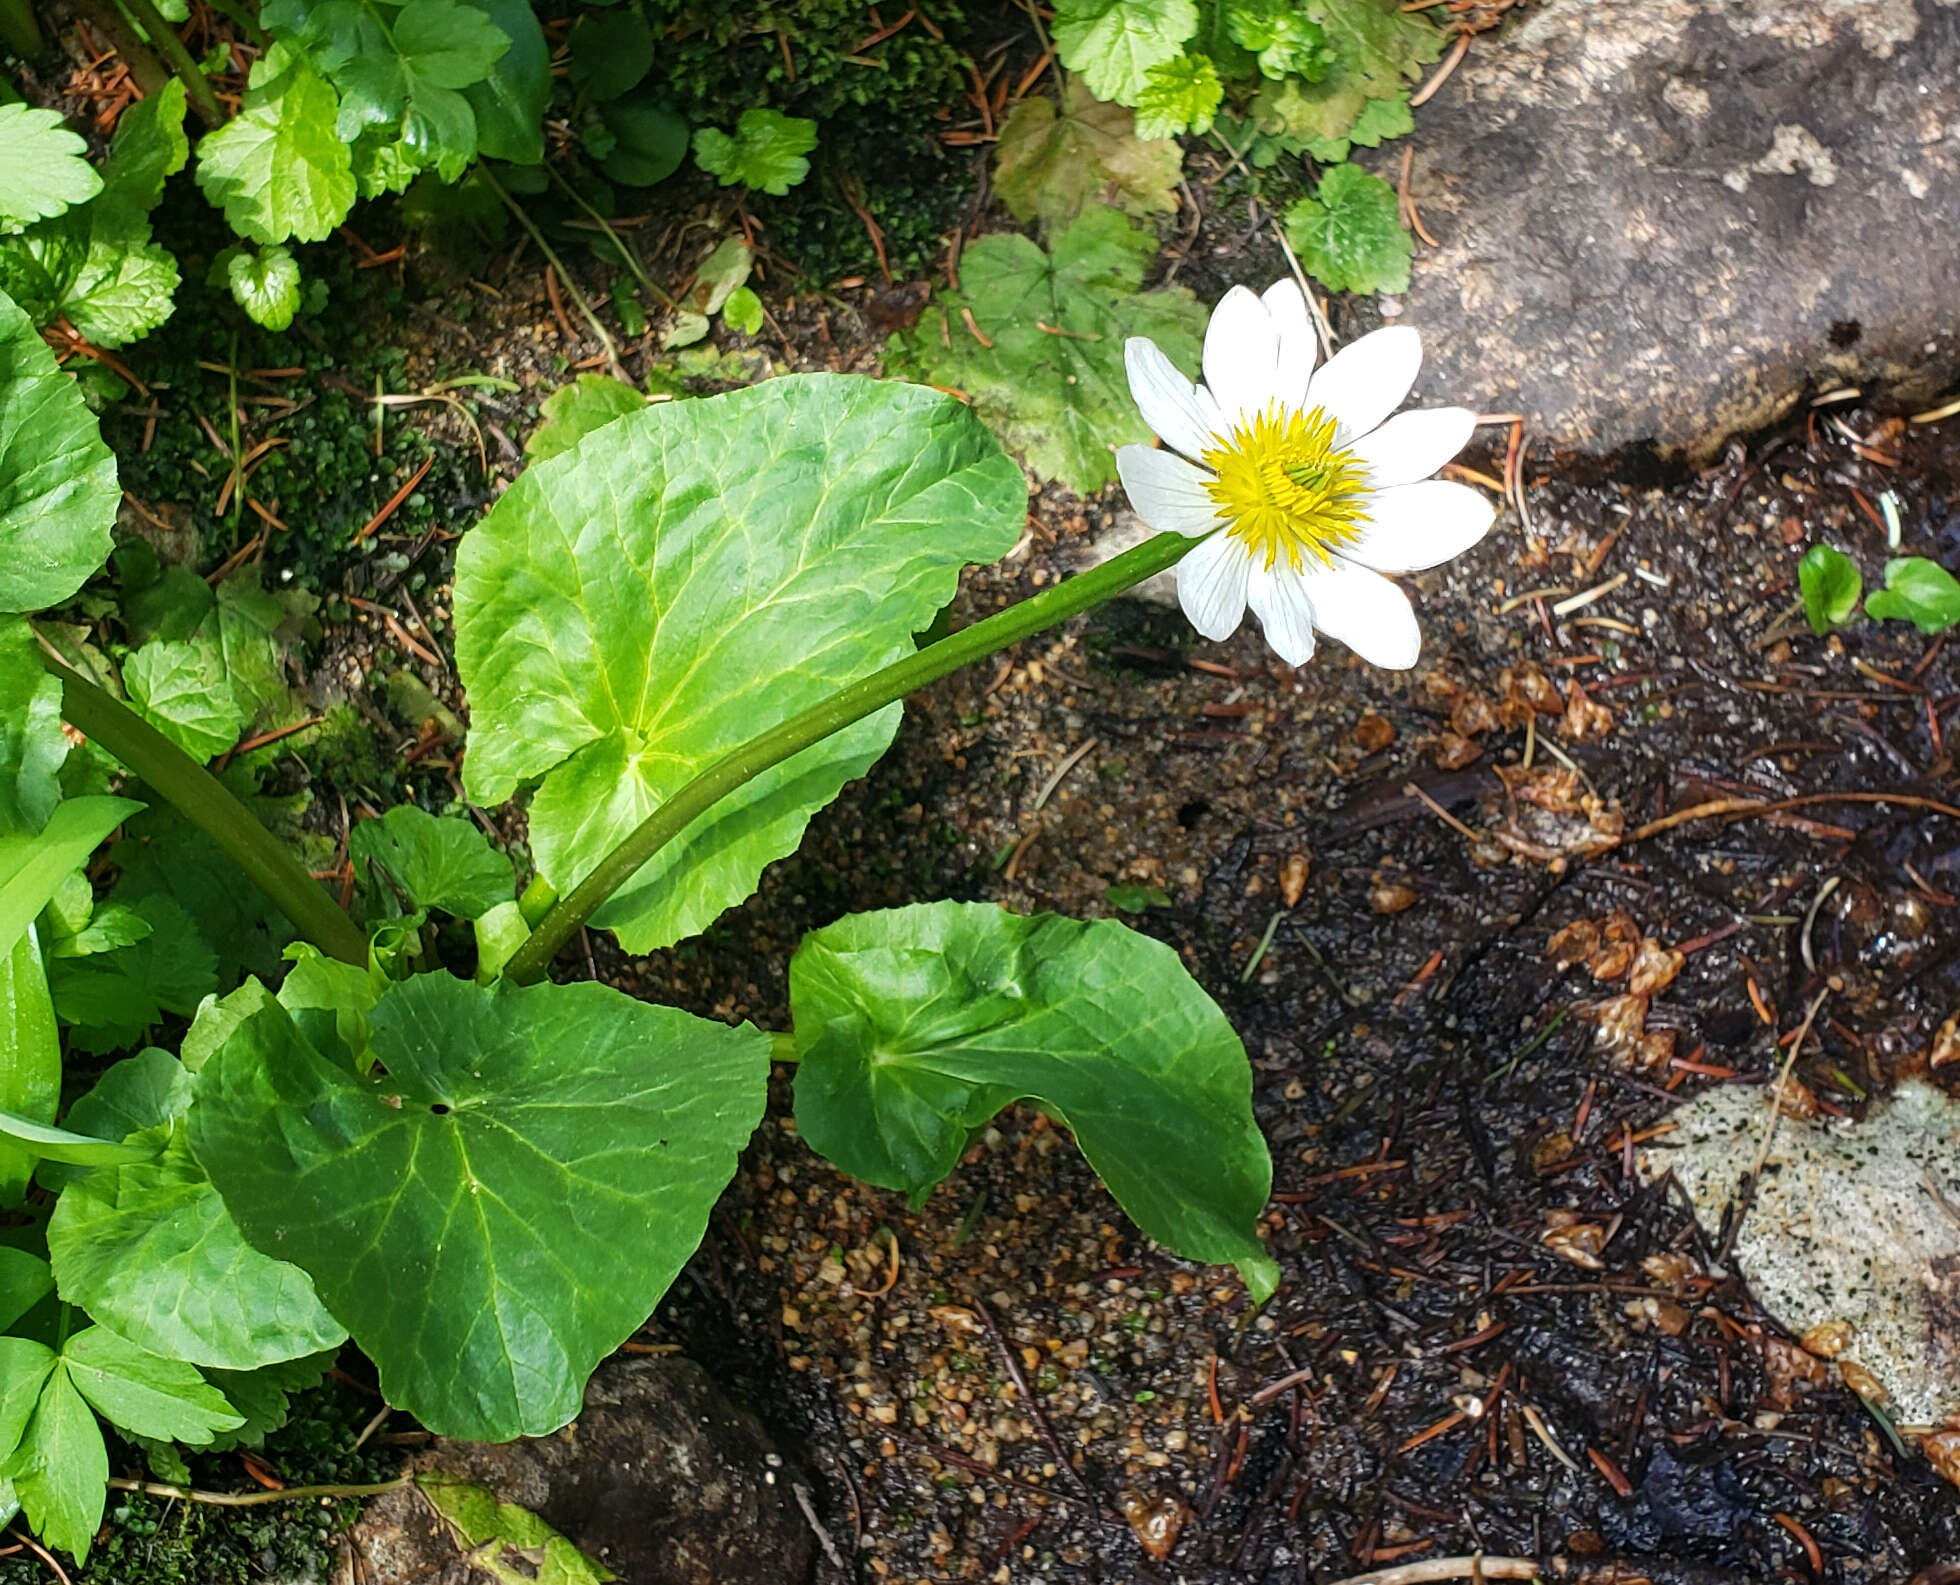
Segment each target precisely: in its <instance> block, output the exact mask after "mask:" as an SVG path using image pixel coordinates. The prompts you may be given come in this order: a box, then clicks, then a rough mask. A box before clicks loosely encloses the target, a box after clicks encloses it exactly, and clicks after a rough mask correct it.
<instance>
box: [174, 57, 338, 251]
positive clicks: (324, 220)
mask: <svg viewBox="0 0 1960 1585" xmlns="http://www.w3.org/2000/svg"><path fill="white" fill-rule="evenodd" d="M339 110H340V100H339V97H338V96H337V95H336V94H335V93H334V90H333V85H332V84H330V83H328V82H327V81H326V79H324V78H323V77H321V76H320V75H319V74H318V73H316V72H315V71H314V70H313V68H312V67H311V66H310V65H309V64H307V61H306V59H305V57H303V56H301V55H299V54H297V53H295V52H293V51H292V50H290V49H289V48H288V47H287V46H285V45H277V46H275V47H274V48H273V49H271V50H269V51H268V52H267V53H266V55H265V56H264V57H263V58H262V59H261V60H260V61H259V62H258V63H257V64H256V65H254V66H253V68H252V74H251V79H250V85H249V87H248V88H247V90H246V93H245V98H244V100H243V102H242V104H241V106H240V109H239V113H238V114H237V115H236V116H234V117H233V118H232V119H231V120H230V121H227V122H226V123H225V124H224V125H223V126H221V127H219V128H218V129H217V130H216V131H215V132H207V133H206V134H205V135H204V139H203V141H202V142H200V143H199V144H198V146H197V185H198V186H199V187H201V188H203V189H204V196H205V197H207V198H208V199H210V200H211V202H212V203H214V204H216V205H217V206H218V207H219V208H220V209H222V210H224V212H225V219H226V220H227V221H229V222H230V223H231V228H232V230H234V231H236V232H237V233H238V234H239V235H240V236H245V237H250V238H251V239H252V240H253V241H254V242H285V241H287V240H289V239H290V240H296V241H299V242H318V241H320V240H321V239H322V238H324V237H326V236H328V235H329V234H330V233H331V232H332V231H333V228H334V227H335V226H337V225H339V224H340V222H341V221H342V220H344V219H345V218H346V217H347V211H348V210H350V209H352V208H353V207H354V194H355V188H354V160H353V155H352V153H351V151H350V148H349V143H350V141H351V139H348V138H343V137H342V136H341V135H340V133H339V132H338V130H337V129H336V127H335V120H336V118H337V116H338V114H339Z"/></svg>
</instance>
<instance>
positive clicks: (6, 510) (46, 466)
mask: <svg viewBox="0 0 1960 1585" xmlns="http://www.w3.org/2000/svg"><path fill="white" fill-rule="evenodd" d="M121 504H122V487H121V486H120V485H119V484H118V483H117V481H116V461H115V458H114V457H112V456H111V455H110V454H109V448H108V447H107V446H105V445H103V444H102V437H101V435H100V433H99V432H98V430H97V427H96V422H95V417H94V415H93V414H92V413H90V412H89V410H88V407H87V405H86V404H85V403H84V402H83V401H82V394H81V392H80V390H79V389H77V387H76V385H75V381H74V379H73V378H72V377H71V376H69V375H67V374H64V373H63V372H62V371H61V369H60V368H59V367H58V366H57V365H56V363H55V361H54V354H53V353H52V352H50V351H49V350H48V347H47V344H46V343H45V342H44V341H42V340H41V338H40V336H39V335H37V334H36V333H35V330H34V326H33V325H32V323H30V322H29V320H28V318H27V316H26V315H25V314H24V313H22V312H21V311H20V309H19V308H17V307H15V306H14V304H13V302H12V300H11V299H9V298H6V297H0V612H8V611H39V610H42V609H43V608H45V607H47V606H51V605H58V604H59V603H60V602H61V601H63V600H66V599H67V598H68V597H69V596H70V595H71V594H73V593H74V592H75V591H76V590H77V589H79V588H81V586H82V585H83V584H84V583H85V582H87V580H88V577H89V575H90V574H91V573H93V572H94V571H95V570H96V569H97V568H98V567H100V566H101V565H102V564H103V562H105V561H107V560H108V559H109V546H110V542H111V541H110V530H111V528H112V527H113V526H114V524H115V521H116V513H117V511H118V509H119V508H120V506H121Z"/></svg>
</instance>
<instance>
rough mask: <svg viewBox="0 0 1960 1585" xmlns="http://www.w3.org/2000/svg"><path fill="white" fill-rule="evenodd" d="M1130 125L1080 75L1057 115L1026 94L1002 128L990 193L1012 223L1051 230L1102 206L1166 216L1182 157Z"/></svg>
mask: <svg viewBox="0 0 1960 1585" xmlns="http://www.w3.org/2000/svg"><path fill="white" fill-rule="evenodd" d="M1216 81H1217V79H1216V77H1214V78H1213V83H1214V86H1215V85H1216ZM1212 102H1213V104H1214V106H1215V105H1216V104H1217V100H1216V98H1215V97H1214V99H1213V101H1212ZM1135 123H1136V117H1135V115H1133V114H1132V112H1130V111H1128V110H1126V109H1124V108H1123V107H1122V106H1121V105H1112V104H1102V103H1099V102H1098V101H1097V100H1096V98H1095V96H1094V95H1092V94H1091V93H1090V92H1089V90H1088V87H1087V85H1086V84H1085V83H1084V82H1083V81H1082V79H1081V78H1080V77H1074V78H1070V79H1069V84H1068V88H1067V90H1066V91H1065V93H1064V96H1063V100H1062V108H1061V110H1060V111H1059V112H1057V110H1056V108H1055V102H1054V100H1052V99H1050V98H1048V97H1047V96H1046V95H1043V94H1031V95H1029V96H1028V97H1027V98H1026V99H1023V100H1022V101H1021V102H1020V103H1019V104H1018V105H1016V106H1015V107H1014V110H1013V113H1012V114H1010V115H1009V116H1008V118H1007V121H1006V123H1005V124H1004V125H1003V126H1002V127H1001V129H1000V142H999V144H998V145H997V147H996V150H995V155H994V190H995V191H996V192H997V193H999V194H1000V198H1001V202H1002V203H1004V204H1006V205H1007V207H1008V209H1009V210H1010V211H1011V212H1012V213H1013V215H1014V217H1015V219H1017V220H1033V219H1034V218H1035V217H1036V216H1039V217H1040V218H1041V219H1042V221H1043V222H1045V223H1046V224H1047V225H1049V226H1056V227H1059V226H1066V225H1067V224H1068V223H1069V222H1070V221H1072V220H1073V219H1075V217H1076V216H1077V215H1079V214H1080V213H1081V212H1082V211H1083V210H1084V209H1085V208H1087V207H1088V206H1089V205H1090V204H1092V203H1097V202H1102V201H1105V200H1106V201H1108V202H1110V203H1113V204H1114V205H1115V206H1116V207H1117V208H1119V209H1123V210H1125V211H1127V212H1128V213H1130V214H1151V213H1169V212H1170V211H1171V210H1173V209H1175V208H1176V207H1177V198H1176V196H1175V195H1176V191H1177V183H1178V178H1179V176H1180V175H1181V174H1182V172H1183V169H1184V151H1183V150H1182V149H1180V148H1179V147H1178V146H1177V144H1176V143H1174V142H1172V141H1171V140H1170V139H1169V138H1156V139H1152V140H1150V141H1145V140H1144V139H1143V138H1141V137H1139V136H1138V135H1137V133H1136V129H1135Z"/></svg>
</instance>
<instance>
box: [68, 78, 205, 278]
mask: <svg viewBox="0 0 1960 1585" xmlns="http://www.w3.org/2000/svg"><path fill="white" fill-rule="evenodd" d="M184 110H185V93H184V85H183V83H182V82H181V81H180V80H178V79H177V78H175V77H173V78H171V79H170V80H169V81H168V82H167V83H165V84H164V85H163V90H162V92H160V93H158V94H155V95H153V96H152V97H150V98H148V99H139V100H138V101H137V102H136V103H135V104H133V105H131V106H130V107H129V108H128V109H127V110H125V111H124V112H123V113H122V115H121V116H120V117H118V118H117V120H116V136H115V141H114V142H113V143H111V144H110V146H109V158H108V160H107V162H106V163H105V164H104V165H103V167H102V191H101V192H100V193H99V194H97V195H96V198H95V201H94V202H93V203H91V204H90V205H89V212H88V219H89V240H90V242H91V243H92V244H103V243H144V242H148V241H149V240H150V211H151V210H152V209H154V208H156V206H157V200H158V199H160V198H161V197H162V196H163V184H164V183H165V181H167V180H168V179H169V178H170V177H172V176H175V175H176V174H177V172H179V171H181V170H182V169H183V168H184V166H185V164H186V162H188V161H189V159H190V155H191V145H190V139H189V138H188V137H186V136H185V135H184Z"/></svg>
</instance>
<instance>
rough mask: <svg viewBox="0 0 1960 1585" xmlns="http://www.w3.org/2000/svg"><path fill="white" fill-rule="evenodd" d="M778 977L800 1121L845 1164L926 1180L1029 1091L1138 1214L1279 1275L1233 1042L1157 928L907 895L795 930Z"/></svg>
mask: <svg viewBox="0 0 1960 1585" xmlns="http://www.w3.org/2000/svg"><path fill="white" fill-rule="evenodd" d="M789 987H790V988H789V994H790V1009H791V1012H792V1014H793V1016H794V1020H795V1025H796V1042H797V1047H798V1050H799V1051H800V1052H801V1054H802V1062H801V1063H800V1065H799V1066H798V1068H797V1070H796V1122H797V1127H798V1129H799V1130H800V1131H801V1132H802V1134H803V1137H804V1139H805V1140H806V1141H807V1142H808V1143H809V1145H810V1147H811V1148H812V1149H813V1150H816V1151H819V1152H821V1153H822V1154H823V1155H825V1156H827V1157H829V1158H830V1160H832V1161H834V1162H835V1163H836V1164H837V1165H838V1166H839V1167H841V1168H843V1169H844V1171H846V1172H848V1173H850V1174H852V1175H853V1176H854V1177H858V1178H862V1179H864V1180H865V1181H866V1182H867V1183H875V1184H878V1185H880V1186H882V1187H884V1188H888V1189H904V1190H906V1191H908V1192H909V1193H911V1194H913V1195H915V1196H922V1195H924V1194H925V1192H926V1191H927V1190H929V1189H930V1188H931V1187H932V1186H933V1185H934V1184H935V1183H937V1182H939V1180H940V1179H941V1178H943V1177H945V1176H946V1174H947V1173H948V1172H950V1171H951V1170H952V1169H953V1166H954V1165H955V1163H957V1162H958V1160H959V1158H960V1153H961V1152H962V1151H963V1150H965V1148H966V1146H967V1141H968V1139H969V1138H970V1137H971V1135H972V1131H973V1130H974V1129H976V1128H978V1127H980V1126H981V1125H982V1124H984V1123H985V1122H986V1121H987V1120H988V1119H989V1118H991V1117H992V1116H993V1115H994V1114H995V1113H996V1112H998V1111H999V1110H1000V1109H1001V1108H1002V1107H1003V1106H1005V1105H1006V1104H1007V1103H1008V1102H1009V1101H1014V1100H1020V1099H1031V1100H1034V1101H1036V1102H1038V1103H1039V1104H1040V1105H1041V1106H1042V1107H1044V1108H1045V1109H1047V1110H1049V1111H1052V1112H1053V1113H1054V1114H1055V1115H1056V1116H1057V1117H1059V1118H1060V1119H1061V1120H1062V1121H1063V1122H1064V1123H1065V1124H1067V1126H1068V1127H1069V1128H1071V1129H1072V1130H1074V1133H1075V1137H1076V1141H1077V1143H1078V1144H1080V1145H1081V1147H1082V1153H1083V1155H1085V1156H1087V1157H1088V1158H1089V1164H1090V1165H1091V1166H1092V1167H1094V1168H1095V1169H1096V1171H1097V1173H1098V1174H1099V1175H1100V1176H1101V1178H1102V1180H1103V1182H1104V1183H1106V1184H1107V1185H1108V1186H1109V1190H1110V1192H1111V1193H1112V1194H1114V1195H1115V1196H1116V1199H1117V1202H1118V1203H1119V1204H1120V1205H1121V1206H1122V1207H1123V1209H1124V1210H1125V1211H1127V1212H1128V1213H1129V1215H1130V1217H1131V1219H1132V1220H1133V1221H1135V1222H1136V1224H1137V1226H1139V1227H1140V1228H1142V1229H1143V1231H1144V1232H1145V1233H1147V1234H1149V1235H1150V1236H1151V1237H1152V1238H1154V1239H1156V1240H1157V1241H1158V1242H1159V1243H1160V1244H1163V1245H1164V1246H1166V1247H1167V1248H1169V1249H1171V1250H1173V1251H1175V1252H1176V1253H1178V1254H1180V1255H1184V1256H1187V1257H1189V1258H1190V1259H1193V1260H1203V1261H1210V1262H1230V1263H1231V1264H1233V1265H1235V1266H1237V1267H1238V1268H1239V1271H1240V1273H1241V1275H1243V1276H1244V1278H1245V1282H1246V1286H1247V1288H1248V1289H1250V1290H1251V1292H1252V1294H1253V1297H1254V1298H1255V1299H1258V1300H1264V1299H1265V1298H1267V1297H1269V1296H1270V1295H1271V1293H1272V1291H1273V1289H1274V1288H1275V1287H1276V1286H1277V1284H1278V1279H1279V1273H1278V1268H1277V1267H1276V1266H1275V1265H1274V1264H1273V1261H1272V1258H1271V1257H1270V1256H1268V1255H1267V1254H1266V1252H1265V1250H1264V1249H1263V1248H1262V1247H1261V1245H1260V1243H1259V1236H1258V1230H1257V1229H1258V1221H1259V1217H1260V1216H1261V1214H1262V1213H1263V1212H1264V1210H1265V1207H1266V1198H1267V1196H1268V1194H1269V1193H1270V1192H1271V1190H1272V1176H1273V1175H1272V1161H1271V1159H1270V1157H1269V1156H1268V1155H1267V1152H1266V1142H1265V1140H1264V1139H1263V1138H1261V1137H1260V1133H1259V1127H1258V1124H1257V1123H1255V1122H1254V1121H1253V1117H1252V1070H1251V1067H1250V1064H1248V1062H1247V1061H1246V1055H1245V1048H1244V1046H1242V1045H1241V1044H1240V1043H1239V1038H1238V1036H1237V1035H1236V1034H1234V1033H1233V1032H1232V1026H1231V1025H1230V1024H1229V1023H1228V1022H1227V1021H1226V1019H1225V1015H1224V1014H1223V1013H1222V1012H1220V1011H1219V1010H1218V1007H1217V1004H1216V1003H1214V1002H1213V1001H1212V1000H1211V998H1210V997H1209V996H1207V995H1206V994H1205V993H1204V991H1203V990H1202V989H1200V988H1199V986H1198V984H1197V982H1196V981H1194V980H1193V979H1192V978H1191V976H1190V975H1189V974H1188V973H1187V972H1186V971H1185V968H1184V965H1183V963H1182V962H1181V961H1180V960H1179V958H1178V955H1177V954H1176V953H1175V952H1174V951H1172V950H1171V949H1170V948H1169V947H1167V946H1165V945H1164V944H1163V943H1162V942H1159V941H1153V940H1151V939H1150V938H1149V937H1148V936H1143V935H1139V934H1137V932H1135V931H1134V930H1131V929H1129V928H1128V927H1127V926H1125V925H1121V924H1118V923H1116V922H1115V921H1114V920H1108V919H1104V920H1096V921H1092V922H1089V923H1083V922H1080V921H1078V920H1073V919H1064V918H1061V917H1059V916H1058V915H1054V914H1039V915H1036V916H1035V917H1033V918H1022V917H1020V916H1018V915H1015V914H1010V913H1008V912H1006V911H1005V910H1004V909H1001V908H997V907H994V906H993V905H991V904H987V903H931V904H922V905H920V906H917V907H912V908H896V909H891V910H889V911H887V912H883V913H871V914H854V915H851V916H850V917H848V918H845V919H841V920H839V921H838V922H837V923H836V924H834V925H830V926H828V927H826V928H825V929H822V930H818V931H815V932H813V933H812V934H810V935H807V936H805V937H804V938H803V943H802V945H801V946H799V947H798V948H797V950H796V956H795V958H794V959H792V960H791V963H790V982H789Z"/></svg>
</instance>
